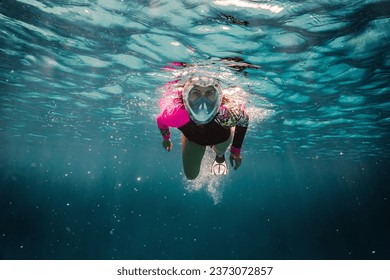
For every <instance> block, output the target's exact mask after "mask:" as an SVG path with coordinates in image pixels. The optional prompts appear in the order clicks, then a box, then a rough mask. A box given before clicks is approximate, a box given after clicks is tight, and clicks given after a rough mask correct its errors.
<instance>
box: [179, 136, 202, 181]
mask: <svg viewBox="0 0 390 280" xmlns="http://www.w3.org/2000/svg"><path fill="white" fill-rule="evenodd" d="M181 145H182V157H183V169H184V174H185V175H186V177H187V179H188V180H193V179H195V178H196V177H198V175H199V171H200V164H201V163H202V159H203V156H204V152H205V151H206V147H205V146H202V145H199V144H196V143H194V142H191V141H190V140H188V139H187V137H185V136H184V135H182V136H181Z"/></svg>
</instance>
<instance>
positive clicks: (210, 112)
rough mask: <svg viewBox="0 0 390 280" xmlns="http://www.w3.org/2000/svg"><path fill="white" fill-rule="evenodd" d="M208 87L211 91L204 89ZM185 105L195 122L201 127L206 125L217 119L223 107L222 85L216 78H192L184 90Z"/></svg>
mask: <svg viewBox="0 0 390 280" xmlns="http://www.w3.org/2000/svg"><path fill="white" fill-rule="evenodd" d="M199 87H201V89H199ZM206 87H209V89H208V90H206V89H204V88H206ZM183 103H184V106H185V108H186V110H187V112H188V114H189V115H190V118H191V119H192V120H193V121H194V122H196V123H197V124H199V125H201V124H206V123H208V122H210V121H211V120H212V119H213V118H214V117H215V115H216V114H217V113H218V109H219V107H220V106H221V103H222V88H221V85H220V84H219V82H218V81H217V80H216V79H214V78H209V77H202V76H200V77H197V76H195V77H191V78H189V79H188V80H187V82H186V83H185V85H184V88H183Z"/></svg>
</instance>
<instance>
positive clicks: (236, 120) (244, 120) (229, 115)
mask: <svg viewBox="0 0 390 280" xmlns="http://www.w3.org/2000/svg"><path fill="white" fill-rule="evenodd" d="M216 121H217V123H219V124H220V125H222V126H224V127H235V132H234V138H233V143H232V146H233V147H234V148H235V149H236V150H237V151H239V150H240V149H241V147H242V143H243V142H244V138H245V134H246V131H247V129H248V125H249V116H248V113H247V111H246V109H245V105H244V104H238V103H235V102H229V103H228V104H224V105H222V106H221V108H220V111H219V114H218V116H217V118H216Z"/></svg>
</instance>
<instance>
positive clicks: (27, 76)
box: [0, 0, 390, 259]
mask: <svg viewBox="0 0 390 280" xmlns="http://www.w3.org/2000/svg"><path fill="white" fill-rule="evenodd" d="M389 22H390V2H389V1H341V0H338V1H329V0H327V1H320V0H316V1H314V0H312V1H264V2H260V1H246V0H240V1H114V0H104V1H103V0H101V1H98V0H96V1H92V0H88V1H87V0H85V1H54V0H51V1H44V0H39V1H38V0H28V1H27V0H2V1H1V2H0V27H1V28H0V59H1V64H0V69H1V72H0V211H1V214H0V258H2V259H389V258H390V241H389V236H390V222H389V221H390V219H389V218H390V189H389V183H388V182H389V179H390V175H389V166H390V165H389V160H390V142H389V136H390V130H389V128H390V127H389V124H390V114H389V111H390V94H389V92H390V86H389V81H390V79H389V78H390V74H389V73H390V71H389V70H390V59H389V55H390V44H389V42H390V31H389V30H390V29H389ZM225 57H236V58H239V59H241V60H243V61H244V62H246V63H251V64H253V65H256V66H258V67H259V68H257V69H247V70H246V71H245V72H239V71H235V70H232V68H229V67H226V65H224V64H223V63H222V64H221V63H220V59H221V58H225ZM172 61H185V62H188V63H198V64H203V69H208V71H210V72H213V73H214V74H215V73H217V74H218V75H221V76H222V78H224V79H225V80H227V81H228V82H229V83H230V84H231V85H239V86H241V87H242V88H244V89H245V90H246V92H247V96H246V98H247V102H248V106H247V107H248V110H249V112H250V117H251V123H250V127H249V130H248V133H247V137H246V139H245V143H244V146H243V158H244V159H243V164H242V167H241V168H240V169H239V170H238V171H236V172H233V171H231V172H230V174H229V175H228V176H227V177H226V178H215V177H212V176H210V174H208V168H209V166H210V164H211V159H212V154H211V153H210V152H208V153H207V156H206V158H205V161H204V165H203V167H202V168H203V170H202V174H201V176H200V177H199V178H198V180H196V181H195V182H191V183H189V182H187V181H186V180H185V179H184V177H183V174H182V167H181V154H180V150H181V146H180V134H179V132H177V131H172V140H173V142H174V149H173V151H172V152H171V153H166V152H165V151H163V149H162V147H161V136H160V135H159V131H158V129H157V127H156V124H155V120H154V119H155V117H156V115H157V114H158V112H159V110H158V107H157V101H158V99H159V98H160V96H161V92H159V91H158V90H156V89H157V88H159V87H160V86H162V85H163V84H164V83H165V82H166V81H169V80H171V79H173V78H174V73H172V72H164V71H161V67H163V66H164V65H166V64H167V63H169V62H172Z"/></svg>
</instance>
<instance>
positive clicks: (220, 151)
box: [213, 128, 234, 157]
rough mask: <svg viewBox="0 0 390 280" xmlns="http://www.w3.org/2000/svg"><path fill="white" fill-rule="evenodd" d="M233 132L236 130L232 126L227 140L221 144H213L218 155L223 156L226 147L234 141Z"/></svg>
mask: <svg viewBox="0 0 390 280" xmlns="http://www.w3.org/2000/svg"><path fill="white" fill-rule="evenodd" d="M233 134H234V131H233V129H232V128H231V129H230V137H229V139H228V140H226V141H225V142H222V143H219V144H216V145H214V146H213V150H214V152H215V153H216V154H217V155H218V156H221V157H222V155H223V154H224V153H225V151H226V149H227V148H228V147H229V145H230V143H231V142H232V139H233Z"/></svg>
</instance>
